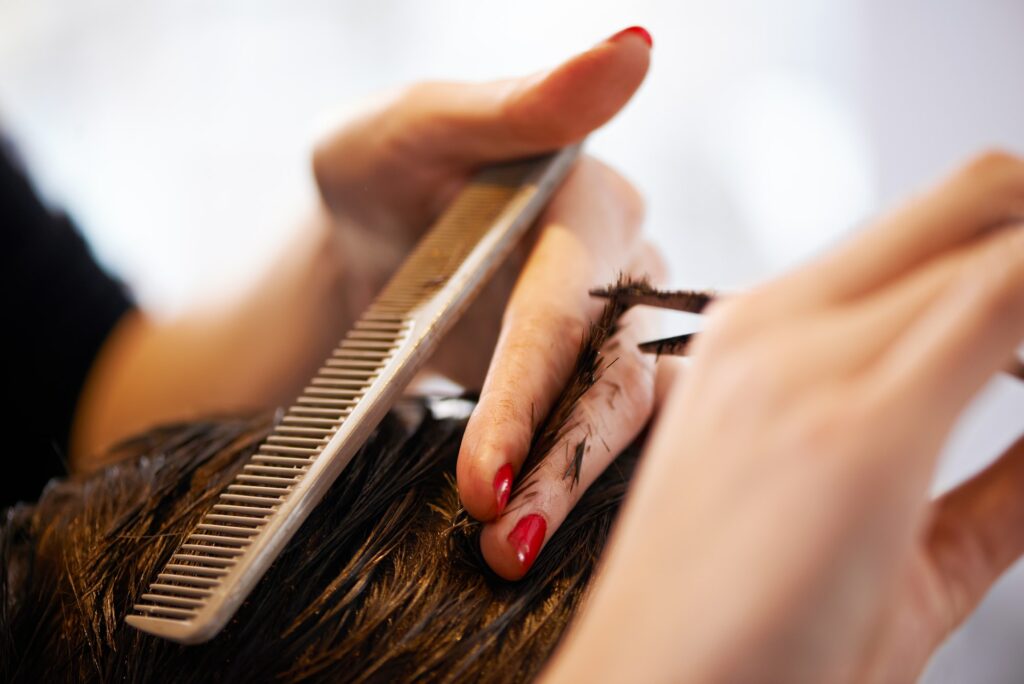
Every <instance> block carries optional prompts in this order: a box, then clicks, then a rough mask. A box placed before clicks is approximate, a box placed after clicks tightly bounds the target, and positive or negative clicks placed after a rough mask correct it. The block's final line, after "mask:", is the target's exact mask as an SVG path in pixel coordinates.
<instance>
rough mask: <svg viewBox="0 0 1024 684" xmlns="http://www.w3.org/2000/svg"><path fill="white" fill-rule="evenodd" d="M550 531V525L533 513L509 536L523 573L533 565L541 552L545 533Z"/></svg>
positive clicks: (517, 525)
mask: <svg viewBox="0 0 1024 684" xmlns="http://www.w3.org/2000/svg"><path fill="white" fill-rule="evenodd" d="M547 531H548V524H547V522H545V521H544V518H543V517H541V516H539V515H537V514H536V513H533V514H531V515H528V516H526V517H525V518H523V519H522V520H520V521H519V522H518V523H516V526H515V529H513V530H512V531H511V532H510V533H509V535H508V541H509V543H511V544H512V547H513V548H514V549H515V550H516V560H518V561H519V565H520V566H521V567H522V568H523V572H525V571H526V570H528V569H529V567H530V566H531V565H533V559H534V558H536V557H537V552H538V551H540V545H541V544H542V543H544V533H545V532H547Z"/></svg>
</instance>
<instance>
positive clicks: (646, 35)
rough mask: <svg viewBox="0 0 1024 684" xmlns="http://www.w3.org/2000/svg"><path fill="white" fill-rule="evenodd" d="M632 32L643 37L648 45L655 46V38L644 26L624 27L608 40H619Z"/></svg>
mask: <svg viewBox="0 0 1024 684" xmlns="http://www.w3.org/2000/svg"><path fill="white" fill-rule="evenodd" d="M630 34H632V35H634V36H639V37H640V38H642V39H643V41H644V42H645V43H647V47H650V48H652V47H654V39H653V38H651V34H650V33H649V32H648V31H647V29H645V28H644V27H643V26H630V27H629V28H628V29H622V30H621V31H619V32H618V33H616V34H615V35H614V36H612V37H611V38H609V39H608V40H618V39H620V38H622V37H623V36H628V35H630Z"/></svg>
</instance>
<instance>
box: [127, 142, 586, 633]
mask: <svg viewBox="0 0 1024 684" xmlns="http://www.w3.org/2000/svg"><path fill="white" fill-rule="evenodd" d="M578 153H579V146H578V145H575V146H572V147H568V148H565V149H563V150H561V151H560V152H557V153H555V154H552V155H548V156H544V157H538V158H535V159H530V160H525V161H519V162H514V163H509V164H502V165H500V166H494V167H490V168H488V169H485V170H483V171H482V172H480V173H479V174H477V175H476V176H475V177H474V178H473V179H472V180H471V181H470V182H469V184H468V185H467V186H466V187H465V188H464V189H463V190H462V191H461V192H460V193H459V195H458V196H457V197H456V198H455V200H454V202H453V203H452V204H451V205H450V206H449V207H448V209H447V210H446V211H445V212H444V214H442V215H441V217H440V218H439V219H438V220H437V222H436V223H435V224H434V225H433V226H432V227H431V228H430V230H429V231H428V232H427V233H426V234H425V235H424V236H423V237H422V238H421V239H420V241H419V243H418V244H417V246H416V248H415V250H414V251H413V252H412V253H411V254H410V255H409V256H408V257H407V258H406V260H405V262H404V263H403V264H402V266H401V268H400V269H399V270H398V272H397V273H396V274H395V275H394V276H393V277H392V278H391V280H390V281H389V282H388V284H387V285H386V286H385V288H384V289H383V291H382V292H381V293H380V295H378V296H377V298H376V299H375V300H374V302H373V304H371V305H370V307H369V309H367V311H366V312H365V313H364V314H363V315H362V317H361V318H360V319H359V321H358V322H357V323H356V324H355V326H354V328H353V329H352V330H351V331H350V332H349V333H348V334H347V335H346V336H345V337H344V339H343V340H342V341H341V343H340V344H339V345H338V347H337V348H336V349H335V351H334V352H333V353H332V354H331V356H330V357H329V358H328V359H327V361H326V362H325V363H324V366H323V367H322V368H321V369H320V370H319V371H318V372H317V374H316V375H315V376H314V377H313V379H312V380H311V381H310V383H309V386H308V387H306V389H305V391H303V393H302V395H301V396H299V397H298V399H296V401H295V404H294V405H293V406H291V407H290V408H289V409H288V411H287V412H286V413H285V415H284V417H283V418H282V419H281V421H280V423H279V424H278V425H277V426H276V427H275V428H274V429H273V432H272V433H271V434H270V436H268V437H267V438H266V440H265V441H264V442H263V443H262V444H261V445H260V446H259V448H258V449H257V451H256V453H255V454H253V455H252V456H251V457H250V458H249V459H248V461H247V462H246V464H245V465H244V466H243V467H242V469H241V471H239V473H238V475H236V476H235V478H234V479H233V481H232V483H231V484H230V485H228V487H227V489H226V490H225V491H224V492H222V493H221V494H220V497H219V499H218V500H217V502H216V503H215V504H214V505H213V507H212V508H211V509H210V510H209V511H208V512H207V513H206V514H205V515H204V516H203V518H202V519H201V521H200V522H199V524H198V525H197V526H196V528H195V530H193V531H192V532H191V533H190V534H189V535H188V536H187V537H186V538H185V540H184V541H183V542H182V543H181V544H180V545H179V546H178V548H177V549H176V550H175V551H174V553H173V555H172V556H171V557H170V559H169V560H168V561H167V563H166V565H165V566H164V567H163V570H162V571H161V572H160V573H159V574H158V575H157V577H156V580H155V581H153V582H152V583H151V584H150V585H149V589H148V591H145V592H144V593H143V594H142V595H141V596H140V597H139V599H138V602H137V603H136V604H135V612H134V614H132V615H129V616H128V617H127V618H126V621H127V622H128V624H130V625H132V626H133V627H136V628H137V629H140V630H142V631H145V632H149V633H150V634H154V635H156V636H160V637H164V638H166V639H171V640H173V641H178V642H181V643H186V644H194V643H199V642H202V641H206V640H208V639H210V638H212V637H213V636H214V635H216V634H217V632H219V631H220V630H221V628H223V627H224V625H225V624H226V623H227V622H228V620H229V619H230V618H231V616H232V615H234V613H235V611H236V610H237V609H238V607H239V606H240V605H241V603H242V601H244V600H245V598H246V596H247V595H248V594H249V592H250V591H251V590H252V589H253V587H254V586H256V584H257V583H258V582H259V580H260V578H261V577H262V576H263V574H264V573H265V572H266V570H267V568H269V567H270V565H271V563H273V561H274V559H275V558H276V557H277V556H278V554H280V553H281V551H282V550H283V549H284V547H285V545H286V544H287V543H288V540H289V539H291V537H292V535H293V534H295V532H296V531H297V530H298V529H299V527H300V526H301V525H302V522H303V521H304V520H305V519H306V518H307V516H308V515H309V514H310V512H311V511H312V510H313V508H314V507H315V506H316V505H317V504H318V503H319V502H320V500H321V499H322V498H323V496H324V494H325V493H326V492H327V490H328V489H329V488H330V486H331V484H332V483H333V482H334V480H335V479H336V478H337V477H338V475H339V474H340V473H341V471H342V470H343V469H344V468H345V466H346V465H347V464H348V462H349V461H350V460H351V459H352V456H353V455H354V454H355V453H356V451H358V449H359V448H360V447H361V446H362V445H363V443H364V442H365V441H366V439H367V438H368V437H369V435H370V433H371V432H372V431H373V429H374V428H375V427H376V426H377V424H378V423H379V422H380V420H381V419H382V418H383V417H384V415H385V413H386V412H387V411H388V409H390V408H391V406H392V405H393V403H394V401H395V400H396V399H397V398H398V396H399V394H400V393H401V392H402V390H403V389H404V388H405V386H406V385H407V384H408V382H409V381H410V380H411V379H412V377H413V375H414V374H415V373H416V371H417V370H418V369H419V368H420V367H421V366H422V364H423V363H424V362H425V361H426V360H427V358H428V357H429V355H430V353H431V352H432V351H433V349H434V348H435V346H436V345H437V342H438V341H439V339H440V338H441V336H442V335H444V333H445V332H446V331H447V330H448V329H449V328H451V326H452V324H453V323H454V322H455V321H456V319H457V318H458V317H459V316H460V315H461V314H462V312H463V311H464V310H465V309H466V307H467V306H468V305H469V303H470V301H471V299H472V297H473V295H475V294H476V293H477V292H479V290H480V289H481V288H482V286H483V284H484V282H485V281H486V280H487V279H488V278H489V277H490V276H491V275H492V274H493V273H494V271H495V270H496V269H497V268H498V266H499V265H500V264H501V262H502V261H503V260H504V258H505V257H506V256H507V255H508V254H509V252H510V251H511V250H512V248H513V247H514V246H515V244H516V242H517V240H518V239H519V238H520V237H521V236H522V234H523V233H524V232H525V231H526V230H527V229H528V228H529V226H530V225H531V224H532V223H533V222H534V220H535V219H536V218H537V216H538V214H539V213H540V211H541V209H542V208H543V207H544V205H545V204H546V203H547V201H548V199H549V198H550V197H551V194H552V193H553V192H554V190H555V189H556V188H557V186H558V185H559V184H560V183H561V181H562V180H563V179H564V178H565V176H566V174H567V173H568V171H569V168H570V167H571V166H572V163H573V161H574V160H575V158H576V156H577V155H578Z"/></svg>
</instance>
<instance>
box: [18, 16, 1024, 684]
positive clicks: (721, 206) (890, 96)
mask: <svg viewBox="0 0 1024 684" xmlns="http://www.w3.org/2000/svg"><path fill="white" fill-rule="evenodd" d="M631 24H642V25H644V26H646V27H647V28H648V29H650V31H651V33H652V34H653V35H654V42H655V49H654V62H653V67H652V70H651V73H650V76H649V78H648V80H647V82H646V84H645V85H644V87H643V88H642V90H641V91H640V93H639V94H638V96H637V98H636V100H635V102H634V103H632V104H631V105H630V106H629V107H628V109H627V110H626V111H625V112H624V113H623V114H622V115H620V116H619V118H617V119H616V120H615V121H614V122H612V124H610V125H609V126H608V127H607V128H606V129H605V130H603V131H601V132H600V133H598V134H597V135H595V136H593V138H592V140H591V142H590V146H589V147H590V151H591V152H592V153H594V154H597V155H600V156H602V157H604V158H605V159H606V160H608V161H610V162H611V163H613V164H614V165H616V166H617V167H619V168H620V169H622V170H623V171H624V172H625V173H626V174H627V175H629V176H630V177H631V178H632V179H633V180H634V181H635V182H636V183H637V184H638V185H639V186H640V188H641V189H642V190H643V191H644V193H645V194H646V196H647V199H648V202H649V224H648V227H649V230H650V232H651V234H652V235H653V236H654V238H655V239H656V241H657V242H658V243H659V244H660V245H661V246H662V247H663V248H664V249H665V251H666V252H667V254H668V258H669V261H670V263H671V266H672V269H673V284H675V285H679V286H701V287H718V288H725V289H731V288H738V287H743V286H746V285H749V284H752V283H755V282H757V281H758V280H759V279H762V278H764V277H766V276H768V275H770V274H772V273H775V272H778V271H779V270H780V269H783V268H785V267H787V266H790V265H792V264H794V263H796V262H798V261H799V260H801V259H804V258H806V257H807V256H808V255H810V254H813V253H815V252H816V251H819V250H820V249H822V248H823V247H824V246H827V245H829V244H830V243H833V242H834V241H836V240H837V239H839V238H840V237H841V236H842V235H843V234H844V233H845V232H847V231H849V230H851V229H854V228H855V227H856V226H857V225H858V224H859V223H862V222H863V221H865V220H867V219H868V218H869V217H870V216H871V215H873V214H875V213H877V212H878V211H879V210H881V209H883V208H885V207H886V206H889V205H891V204H892V203H894V202H895V201H897V200H898V199H899V198H901V197H904V196H906V195H907V194H908V193H910V192H913V191H914V190H915V189H916V188H919V187H921V186H922V185H923V184H925V183H927V182H929V181H930V180H932V179H934V178H936V177H937V176H939V175H941V174H942V173H943V172H945V171H946V170H948V169H950V168H951V167H952V166H953V165H955V164H956V163H958V162H960V161H962V160H964V159H965V158H967V157H969V156H970V155H971V154H973V153H975V152H976V151H978V150H980V149H982V148H986V147H990V146H1001V147H1008V148H1010V149H1015V150H1017V151H1024V88H1022V87H1021V74H1022V72H1024V40H1021V35H1022V29H1024V3H1021V2H1020V0H986V1H985V2H978V1H977V0H973V1H972V0H943V1H941V2H935V1H934V0H932V1H928V0H904V1H903V2H898V3H896V2H886V1H885V0H861V1H855V0H830V1H829V2H820V1H819V0H776V1H775V2H755V1H754V0H747V1H741V0H723V1H719V2H706V1H704V2H698V1H696V0H681V1H678V2H655V1H654V0H631V2H621V0H620V1H619V2H612V1H611V0H577V1H571V2H569V1H566V2H559V1H557V0H521V1H520V2H516V3H504V4H499V3H485V2H479V1H472V0H443V1H442V0H434V1H432V2H414V1H413V0H403V1H399V0H375V1H374V2H356V1H345V0H329V1H326V0H304V1H292V2H270V1H264V0H248V1H247V2H245V3H241V4H240V3H235V2H228V1H226V0H175V1H174V2H170V1H167V0H163V1H141V0H0V129H2V130H3V131H4V133H5V134H6V135H7V136H8V137H9V138H10V139H12V140H13V141H14V142H15V143H16V145H17V146H18V149H19V150H20V152H21V154H22V156H23V159H24V161H25V162H26V164H27V166H28V167H29V169H30V170H31V171H32V173H33V175H34V177H35V179H36V181H37V183H38V184H39V185H40V186H41V188H42V189H43V191H44V192H45V194H46V195H47V197H48V198H49V199H50V200H51V201H52V202H53V203H55V204H59V205H61V206H63V207H65V208H67V209H68V210H69V211H70V212H71V213H72V214H73V215H74V216H75V217H76V219H77V221H78V222H79V224H80V225H81V227H82V228H83V230H84V231H85V232H86V234H87V236H88V239H89V240H90V242H91V243H92V245H93V246H94V249H95V250H96V252H97V253H98V255H99V256H100V258H101V259H102V260H103V262H104V263H106V264H107V265H108V266H109V267H110V268H111V269H113V270H114V271H116V272H117V273H118V274H120V276H121V277H122V278H123V279H124V280H125V281H126V282H127V283H128V284H129V285H130V286H131V287H132V289H133V290H134V291H135V293H136V295H137V297H138V298H139V299H140V300H141V301H142V302H143V303H144V304H145V305H146V306H148V307H150V308H151V309H153V310H154V311H159V312H165V313H169V312H173V311H176V310H180V309H182V308H184V307H187V306H189V305H191V304H193V303H196V302H202V301H203V300H204V299H205V298H208V297H210V296H211V294H212V293H222V292H225V291H230V290H232V289H235V288H238V287H242V286H244V285H245V284H246V283H247V282H250V281H251V280H252V279H253V278H254V277H256V276H257V275H258V274H259V273H260V272H261V270H262V269H263V268H265V267H266V266H267V265H268V264H269V263H270V262H271V261H272V259H273V258H274V255H275V253H276V252H277V251H278V250H280V249H281V248H282V246H283V245H284V244H286V242H287V241H288V240H289V239H290V238H292V237H293V236H294V231H295V228H296V227H297V225H298V224H299V222H300V221H301V219H302V217H303V216H304V215H305V214H306V213H308V212H309V210H310V207H311V206H312V203H313V202H314V198H315V195H314V191H313V187H312V183H311V179H310V174H309V161H308V160H309V150H310V145H311V141H312V140H314V139H315V136H316V134H317V131H318V130H323V128H324V127H325V126H329V125H330V122H331V121H332V120H337V119H336V118H332V117H336V115H337V114H335V115H332V112H335V113H337V112H339V111H342V110H344V108H345V107H347V106H350V105H351V104H352V103H353V102H356V101H357V100H358V98H360V97H361V96H364V95H366V94H369V93H372V92H374V91H380V90H382V89H387V88H390V87H394V86H397V85H400V84H403V83H408V82H410V81H415V80H418V79H425V78H452V79H469V80H473V79H489V78H494V77H499V76H505V75H513V74H519V73H525V72H529V71H532V70H536V69H539V68H542V67H545V66H547V65H551V64H553V63H555V62H557V61H558V60H560V59H562V58H564V57H566V56H567V55H569V54H570V53H572V52H574V51H577V50H580V49H583V48H585V47H587V46H588V45H589V44H591V43H593V42H596V41H598V40H600V39H602V38H604V37H606V36H607V35H609V34H611V33H613V32H615V31H616V30H618V29H620V28H623V27H625V26H628V25H631ZM1021 429H1024V389H1022V388H1021V387H1019V386H1018V385H1016V384H1014V383H1013V382H1011V381H1009V380H997V381H995V382H993V383H992V385H991V386H990V387H989V388H988V389H987V390H986V391H985V392H984V393H983V396H982V397H981V398H980V399H979V401H978V402H977V403H976V404H975V405H974V406H973V407H972V408H971V410H970V411H969V412H968V415H967V416H966V417H965V419H964V420H963V421H962V423H961V425H960V426H959V428H958V429H957V431H956V432H955V433H954V435H953V437H952V439H951V442H950V445H949V446H948V448H947V454H946V459H945V465H944V468H943V470H942V472H941V473H940V476H939V478H938V481H937V483H936V489H937V490H941V489H943V488H945V487H948V486H949V485H950V484H951V483H953V482H956V481H957V480H959V479H961V478H963V477H964V476H965V475H966V474H968V473H970V472H972V471H973V470H975V469H977V468H978V467H980V466H981V465H983V464H984V463H986V462H987V461H989V460H991V459H992V458H993V457H994V456H995V455H996V454H997V453H998V452H999V450H1000V449H1001V448H1004V447H1005V446H1006V445H1008V444H1009V443H1010V441H1011V440H1012V439H1013V438H1014V437H1015V435H1016V434H1017V433H1018V432H1019V431H1020V430H1021ZM1022 639H1024V565H1018V567H1017V568H1016V570H1015V571H1014V572H1013V573H1011V574H1010V575H1009V576H1008V577H1007V578H1005V580H1004V581H1003V582H1002V583H1001V584H1000V585H999V586H998V587H997V588H996V590H995V591H994V592H993V593H992V594H991V595H990V597H989V600H988V601H986V603H985V604H984V605H983V606H982V608H981V609H980V611H979V612H978V614H977V615H976V617H975V618H974V619H973V620H972V621H971V622H970V623H969V624H968V625H967V627H966V628H964V629H963V630H961V631H960V632H959V633H958V634H956V635H955V636H954V637H953V638H952V639H951V640H950V642H949V643H948V644H947V645H946V646H945V648H944V649H943V651H942V652H941V653H940V654H939V656H938V657H937V658H936V659H935V661H933V663H932V667H931V668H930V669H929V671H928V673H927V674H926V675H925V677H924V681H925V682H928V683H929V684H938V683H939V682H968V681H969V682H972V683H975V684H978V683H984V682H1006V683H1010V682H1020V681H1024V649H1022V648H1020V643H1021V642H1022Z"/></svg>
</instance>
